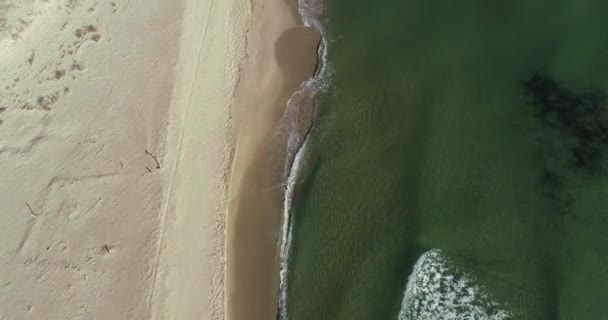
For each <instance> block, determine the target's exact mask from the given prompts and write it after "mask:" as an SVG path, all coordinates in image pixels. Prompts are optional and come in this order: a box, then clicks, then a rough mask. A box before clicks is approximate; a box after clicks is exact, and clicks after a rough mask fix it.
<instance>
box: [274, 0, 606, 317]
mask: <svg viewBox="0 0 608 320" xmlns="http://www.w3.org/2000/svg"><path fill="white" fill-rule="evenodd" d="M324 13H325V19H324V22H323V28H324V29H323V30H324V35H325V39H326V40H327V48H326V49H327V61H326V62H325V67H327V68H328V69H331V72H326V75H325V76H326V78H325V81H326V82H327V84H328V87H327V88H326V89H325V90H323V91H321V92H319V95H318V101H317V117H316V120H315V123H314V127H313V129H312V131H311V133H310V135H309V136H308V140H307V143H306V144H307V146H306V152H305V154H304V155H303V156H302V160H301V169H300V173H299V174H298V176H297V178H296V183H295V184H294V198H293V202H292V203H291V209H290V215H291V222H290V223H291V233H290V238H291V242H290V243H289V257H288V276H287V280H288V281H287V291H286V292H287V296H286V298H287V299H286V300H287V303H286V315H287V317H288V318H289V320H316V319H331V320H341V319H344V320H358V319H361V320H375V319H379V320H383V319H387V320H397V319H400V320H405V319H424V320H432V319H469V317H470V318H471V319H473V318H474V319H535V320H536V319H538V320H560V319H581V320H596V319H598V320H599V319H608V305H607V304H606V301H607V298H608V99H607V98H606V97H607V95H608V1H605V0H520V1H507V0H464V1H448V0H375V1H370V0H327V1H326V3H325V11H324Z"/></svg>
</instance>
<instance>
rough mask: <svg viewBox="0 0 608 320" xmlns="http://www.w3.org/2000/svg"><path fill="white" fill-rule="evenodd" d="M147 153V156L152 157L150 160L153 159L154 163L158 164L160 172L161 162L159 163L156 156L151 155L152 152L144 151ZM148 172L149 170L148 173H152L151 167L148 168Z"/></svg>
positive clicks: (157, 168) (157, 167)
mask: <svg viewBox="0 0 608 320" xmlns="http://www.w3.org/2000/svg"><path fill="white" fill-rule="evenodd" d="M144 151H145V152H146V154H147V155H148V156H150V158H152V159H153V160H154V163H156V168H155V169H156V170H160V162H158V159H157V158H156V156H154V155H153V154H152V153H150V151H148V150H144ZM146 170H148V172H150V173H152V169H150V167H148V166H146Z"/></svg>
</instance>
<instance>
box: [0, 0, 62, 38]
mask: <svg viewBox="0 0 608 320" xmlns="http://www.w3.org/2000/svg"><path fill="white" fill-rule="evenodd" d="M52 2H53V1H50V0H3V1H0V50H1V49H4V47H7V46H9V45H11V44H14V43H15V42H17V41H19V39H21V38H22V36H23V33H24V32H26V31H27V29H28V28H29V27H30V26H31V25H32V23H34V22H35V21H36V20H37V19H38V18H39V17H40V15H42V14H44V13H45V12H48V10H47V9H48V6H50V5H51V4H52Z"/></svg>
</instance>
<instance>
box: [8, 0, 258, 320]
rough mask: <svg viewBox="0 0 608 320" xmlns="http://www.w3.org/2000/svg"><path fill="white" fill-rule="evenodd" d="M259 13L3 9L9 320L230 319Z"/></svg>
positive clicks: (75, 0) (232, 5)
mask: <svg viewBox="0 0 608 320" xmlns="http://www.w3.org/2000/svg"><path fill="white" fill-rule="evenodd" d="M248 14H249V11H248V8H247V2H246V1H242V0H222V1H214V0H180V1H165V0H145V1H135V0H121V1H118V0H116V1H114V2H112V1H100V0H0V163H1V164H2V167H0V203H1V204H2V206H1V207H0V244H1V245H0V319H5V318H6V319H150V318H153V319H223V299H224V298H223V288H224V284H223V277H224V274H223V270H224V244H223V243H224V228H225V227H224V225H225V212H226V203H227V200H226V192H227V189H228V188H227V186H226V182H227V181H228V179H229V169H230V161H231V154H232V141H231V138H230V137H231V135H230V133H231V122H230V119H231V112H230V110H231V109H230V106H231V103H232V102H231V101H232V99H233V96H234V92H235V87H236V83H237V82H238V70H239V64H238V62H239V54H244V52H245V50H244V47H243V46H244V44H245V38H244V35H245V28H246V23H247V21H246V20H247V18H248ZM155 158H156V159H157V160H158V161H159V165H158V166H157V163H156V161H155Z"/></svg>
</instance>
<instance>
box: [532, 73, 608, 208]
mask: <svg viewBox="0 0 608 320" xmlns="http://www.w3.org/2000/svg"><path fill="white" fill-rule="evenodd" d="M523 87H524V89H525V91H526V94H527V95H528V96H529V97H530V105H531V106H532V107H534V108H535V116H536V117H538V119H539V121H540V123H541V127H542V134H541V136H540V143H539V150H540V158H541V159H542V167H543V169H542V173H541V175H540V185H541V188H542V190H543V192H544V193H545V195H546V196H547V197H548V198H549V199H550V200H551V201H552V202H553V203H555V204H556V205H557V207H558V209H559V210H558V211H559V212H561V213H562V214H564V215H566V214H572V212H570V211H571V210H570V209H571V206H572V203H573V199H572V196H571V195H569V194H568V193H567V192H566V191H565V188H564V184H565V183H567V180H568V178H569V177H572V175H582V174H585V175H588V176H596V175H599V174H601V164H602V160H603V158H604V155H605V151H606V147H607V146H608V109H607V108H606V96H605V95H604V93H603V92H601V91H600V90H597V89H593V90H573V89H570V88H568V87H566V86H565V85H564V84H562V83H559V82H557V81H556V80H554V79H553V78H551V77H549V76H547V75H545V74H535V75H533V76H532V77H531V78H529V79H528V80H526V81H524V82H523Z"/></svg>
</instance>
